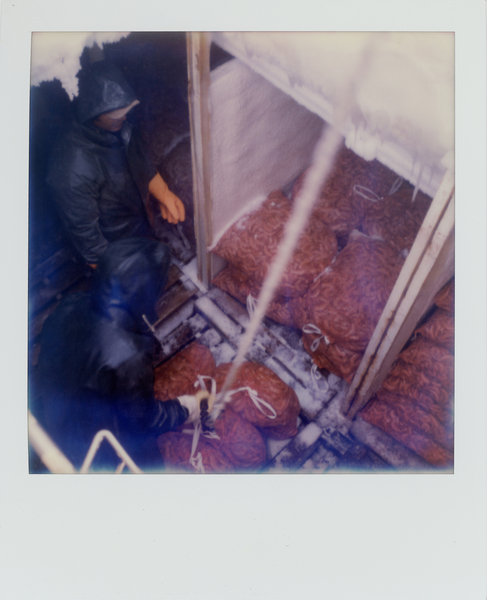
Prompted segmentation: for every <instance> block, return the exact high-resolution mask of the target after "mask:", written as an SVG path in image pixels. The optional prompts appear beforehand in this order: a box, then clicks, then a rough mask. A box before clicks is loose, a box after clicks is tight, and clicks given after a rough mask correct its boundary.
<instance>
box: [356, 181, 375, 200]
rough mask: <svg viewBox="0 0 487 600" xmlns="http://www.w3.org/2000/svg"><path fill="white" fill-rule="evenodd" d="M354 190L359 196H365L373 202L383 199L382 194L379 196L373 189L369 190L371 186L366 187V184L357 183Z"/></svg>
mask: <svg viewBox="0 0 487 600" xmlns="http://www.w3.org/2000/svg"><path fill="white" fill-rule="evenodd" d="M353 191H354V192H355V193H356V194H357V195H358V196H362V198H365V199H366V200H370V201H371V202H378V201H379V200H382V198H381V197H380V196H378V195H377V194H376V193H375V192H373V191H372V190H369V188H368V187H365V185H359V184H358V183H356V184H355V185H354V186H353Z"/></svg>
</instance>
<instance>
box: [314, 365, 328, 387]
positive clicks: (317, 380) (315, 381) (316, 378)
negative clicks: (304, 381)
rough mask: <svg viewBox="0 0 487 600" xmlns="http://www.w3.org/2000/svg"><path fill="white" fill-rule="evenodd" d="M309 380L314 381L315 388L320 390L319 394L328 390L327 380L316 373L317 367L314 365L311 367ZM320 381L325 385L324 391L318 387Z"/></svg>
mask: <svg viewBox="0 0 487 600" xmlns="http://www.w3.org/2000/svg"><path fill="white" fill-rule="evenodd" d="M311 379H312V380H313V381H314V384H315V385H316V387H317V388H319V389H320V391H321V392H323V393H326V392H327V391H328V390H329V389H330V384H329V383H328V380H327V379H325V378H324V377H323V375H322V374H321V373H320V372H319V371H318V365H316V364H313V366H312V367H311ZM320 379H322V380H323V381H324V382H325V383H326V388H325V389H324V390H322V389H321V388H320V386H319V385H318V382H319V381H320Z"/></svg>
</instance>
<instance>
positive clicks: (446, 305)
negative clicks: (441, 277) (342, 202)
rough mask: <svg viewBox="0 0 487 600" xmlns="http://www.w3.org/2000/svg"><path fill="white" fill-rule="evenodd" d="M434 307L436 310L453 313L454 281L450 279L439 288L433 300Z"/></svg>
mask: <svg viewBox="0 0 487 600" xmlns="http://www.w3.org/2000/svg"><path fill="white" fill-rule="evenodd" d="M434 302H435V304H436V306H438V308H442V309H443V310H446V311H448V312H451V313H454V312H455V280H454V279H450V281H449V282H448V283H447V284H446V285H445V286H444V287H442V288H441V290H440V291H439V292H438V293H437V294H436V296H435V300H434Z"/></svg>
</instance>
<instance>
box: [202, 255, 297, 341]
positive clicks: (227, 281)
mask: <svg viewBox="0 0 487 600" xmlns="http://www.w3.org/2000/svg"><path fill="white" fill-rule="evenodd" d="M212 283H213V285H216V286H217V287H219V288H220V289H221V290H223V291H224V292H227V294H230V295H231V296H233V297H234V298H236V299H237V300H239V301H240V302H242V303H243V304H246V303H247V302H248V301H249V296H250V297H251V298H250V299H251V300H253V301H254V300H256V299H257V298H258V296H259V293H260V286H259V285H257V284H256V283H254V282H253V281H252V280H251V279H250V278H249V277H247V275H245V273H242V271H240V270H239V269H236V268H235V267H233V266H232V265H229V266H228V267H225V268H224V269H223V270H222V271H220V272H219V273H218V275H217V276H216V277H215V278H214V279H213V280H212ZM302 302H305V300H304V299H303V297H302V296H296V297H294V298H285V297H284V296H275V297H274V299H273V300H272V301H271V303H270V304H269V306H268V308H267V310H266V313H265V314H266V316H267V317H269V318H270V319H272V320H273V321H276V322H277V323H282V324H283V325H287V326H288V327H296V328H298V329H299V326H298V325H296V322H295V320H294V312H295V310H296V306H298V305H299V304H300V303H302Z"/></svg>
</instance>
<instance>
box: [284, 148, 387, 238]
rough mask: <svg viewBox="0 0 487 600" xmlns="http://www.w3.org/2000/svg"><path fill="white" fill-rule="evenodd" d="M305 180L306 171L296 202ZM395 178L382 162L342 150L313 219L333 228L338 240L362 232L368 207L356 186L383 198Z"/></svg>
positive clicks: (294, 194) (295, 190)
mask: <svg viewBox="0 0 487 600" xmlns="http://www.w3.org/2000/svg"><path fill="white" fill-rule="evenodd" d="M305 176H306V171H305V172H304V173H303V174H302V175H301V176H300V177H299V178H298V180H297V181H296V183H295V184H294V186H293V190H292V197H293V198H296V197H297V196H298V194H299V192H300V191H301V189H302V187H303V183H304V178H305ZM396 178H397V175H396V174H395V173H393V172H392V171H391V170H390V169H388V168H387V167H385V166H384V165H382V164H381V163H380V162H379V161H377V160H373V161H370V162H368V161H366V160H364V159H363V158H361V157H359V156H358V155H357V154H355V153H354V152H352V151H351V150H349V149H348V148H346V147H345V146H343V147H342V149H341V150H340V151H339V152H338V154H337V156H336V157H335V161H334V165H333V169H332V171H331V173H330V175H329V176H328V178H327V180H326V182H325V184H324V186H323V188H322V189H321V192H320V197H319V199H318V200H317V204H316V206H315V208H314V211H313V216H312V218H317V219H320V220H322V221H324V222H325V223H327V224H328V225H330V227H331V229H332V230H333V231H334V232H335V234H336V235H337V237H341V238H342V237H346V236H348V235H349V234H350V232H351V231H353V230H354V229H359V228H360V226H361V222H362V219H363V216H364V208H363V207H364V205H366V204H367V203H368V201H367V200H365V202H364V199H363V198H362V197H361V196H360V195H359V194H357V193H356V192H354V188H355V186H363V187H364V188H367V189H368V190H370V191H372V192H374V193H375V194H378V195H379V196H384V195H385V194H387V193H388V192H389V190H390V189H391V187H392V185H393V184H394V181H395V180H396ZM355 189H360V188H355Z"/></svg>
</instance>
